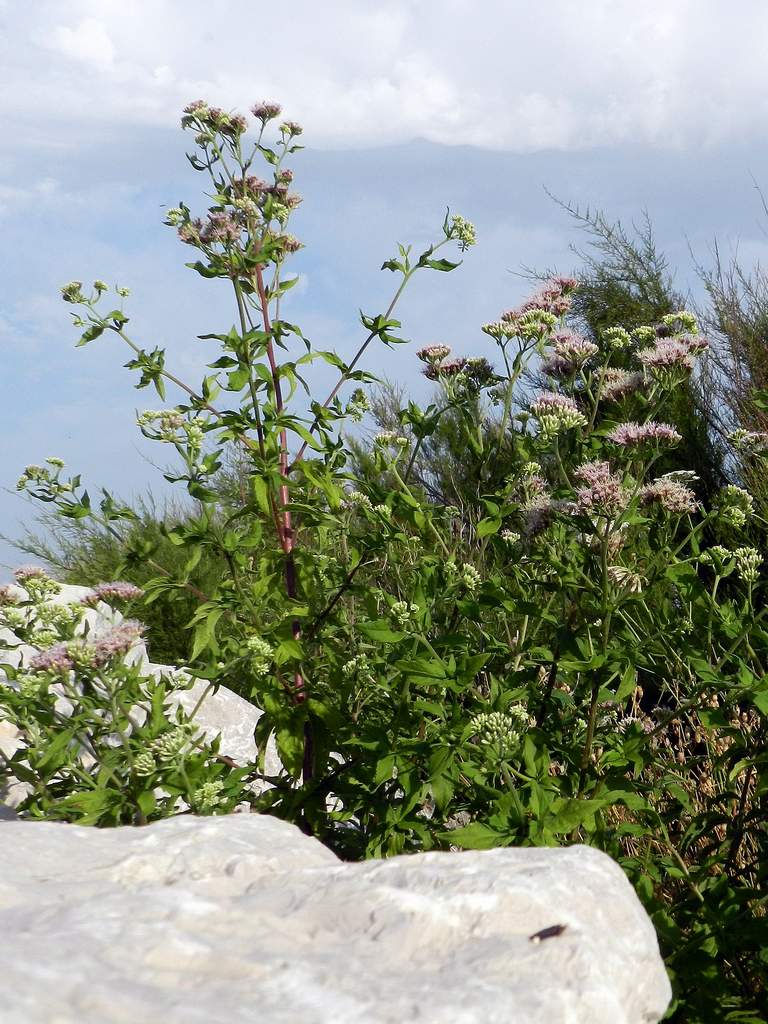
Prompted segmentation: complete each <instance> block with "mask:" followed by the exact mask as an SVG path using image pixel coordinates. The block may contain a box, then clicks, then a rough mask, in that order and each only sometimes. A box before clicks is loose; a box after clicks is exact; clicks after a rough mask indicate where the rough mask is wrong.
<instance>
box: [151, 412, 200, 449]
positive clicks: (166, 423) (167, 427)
mask: <svg viewBox="0 0 768 1024" xmlns="http://www.w3.org/2000/svg"><path fill="white" fill-rule="evenodd" d="M136 423H137V425H138V427H139V429H140V430H141V432H142V434H143V435H144V437H147V438H149V439H150V440H151V441H167V442H171V443H179V442H180V441H181V433H183V434H185V435H186V440H187V443H188V444H189V446H190V448H194V449H195V450H198V451H199V449H200V447H201V446H202V443H203V426H204V425H205V421H204V420H202V419H200V418H195V419H192V420H188V419H185V418H184V416H182V414H181V413H180V412H179V411H178V410H177V409H161V410H159V411H156V410H152V409H147V410H145V411H144V412H142V413H139V416H138V417H137V419H136Z"/></svg>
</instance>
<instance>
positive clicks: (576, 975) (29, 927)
mask: <svg viewBox="0 0 768 1024" xmlns="http://www.w3.org/2000/svg"><path fill="white" fill-rule="evenodd" d="M0 959H1V960H2V963H3V1010H2V1020H3V1022H4V1024H51V1022H56V1024H113V1022H114V1024H118V1022H120V1024H129V1022H130V1024H134V1022H136V1021H142V1022H146V1024H153V1022H158V1024H160V1022H161V1024H177V1022H178V1024H214V1022H219V1021H221V1022H227V1024H237V1022H239V1021H241V1022H243V1024H245V1022H248V1024H251V1022H253V1021H259V1022H263V1024H321V1022H322V1024H403V1022H410V1021H418V1022H419V1024H445V1022H446V1021H450V1022H452V1024H566V1022H567V1024H653V1022H656V1021H658V1020H659V1019H660V1018H661V1016H662V1014H663V1013H664V1011H665V1009H666V1006H667V1003H668V1000H669V998H670V987H669V982H668V980H667V976H666V974H665V972H664V967H663V964H662V962H661V959H660V957H659V951H658V946H657V942H656V936H655V934H654V930H653V927H652V926H651V923H650V921H649V919H648V917H647V916H646V914H645V912H644V910H643V909H642V907H641V905H640V903H639V902H638V899H637V897H636V895H635V893H634V891H633V889H632V887H631V886H630V884H629V882H628V881H627V879H626V877H625V876H624V873H623V872H622V871H621V869H620V868H619V867H618V866H617V865H616V864H615V863H614V862H613V861H612V860H611V859H610V858H609V857H607V856H605V855H604V854H601V853H598V852H597V851H595V850H592V849H589V848H587V847H584V846H573V847H570V848H566V849H540V848H535V849H499V850H490V851H484V852H478V853H474V852H467V853H425V854H415V855H411V856H402V857H394V858H392V859H390V860H386V861H368V862H364V863H356V864H345V863H342V862H340V861H339V860H337V859H336V857H334V855H333V854H332V853H330V852H329V851H328V850H327V849H326V848H325V847H323V846H322V845H321V844H320V843H319V842H317V841H316V840H314V839H312V838H310V837H307V836H305V835H303V834H302V833H301V832H299V831H298V829H296V828H294V827H293V826H292V825H289V824H287V823H285V822H283V821H279V820H277V819H275V818H271V817H268V816H261V815H247V814H243V815H231V816H228V817H219V818H192V817H179V818H174V819H169V820H166V821H162V822H158V823H156V824H153V825H149V826H147V827H145V828H141V829H131V828H119V829H110V830H95V829H88V828H82V827H79V826H74V825H62V824H53V823H36V822H23V821H13V822H0Z"/></svg>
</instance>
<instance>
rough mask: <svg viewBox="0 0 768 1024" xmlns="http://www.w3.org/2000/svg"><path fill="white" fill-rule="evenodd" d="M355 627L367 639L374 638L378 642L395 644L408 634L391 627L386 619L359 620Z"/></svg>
mask: <svg viewBox="0 0 768 1024" xmlns="http://www.w3.org/2000/svg"><path fill="white" fill-rule="evenodd" d="M357 628H358V629H359V630H360V632H361V633H362V634H363V635H364V636H367V637H368V639H369V640H375V641H376V642H377V643H380V644H396V643H399V642H400V641H401V640H404V639H405V638H406V637H407V636H408V634H407V633H404V632H403V631H402V630H395V629H392V627H391V626H390V624H389V622H388V621H387V620H386V619H376V620H374V621H372V622H360V623H358V626H357Z"/></svg>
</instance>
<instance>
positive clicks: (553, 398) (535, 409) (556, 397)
mask: <svg viewBox="0 0 768 1024" xmlns="http://www.w3.org/2000/svg"><path fill="white" fill-rule="evenodd" d="M578 411H579V407H578V406H577V405H576V403H575V402H574V400H573V399H572V398H570V397H569V396H568V395H561V394H558V392H557V391H542V392H541V394H539V395H537V396H536V398H535V399H534V401H533V402H532V403H531V412H532V413H533V415H534V416H546V415H547V414H548V413H558V412H578Z"/></svg>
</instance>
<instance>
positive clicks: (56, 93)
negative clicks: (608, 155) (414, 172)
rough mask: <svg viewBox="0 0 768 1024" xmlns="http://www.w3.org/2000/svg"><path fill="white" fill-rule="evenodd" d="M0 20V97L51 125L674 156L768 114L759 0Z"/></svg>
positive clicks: (61, 131) (447, 3) (394, 3)
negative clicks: (249, 110) (270, 119)
mask: <svg viewBox="0 0 768 1024" xmlns="http://www.w3.org/2000/svg"><path fill="white" fill-rule="evenodd" d="M0 19H1V20H2V22H3V23H4V27H5V31H4V32H3V33H2V37H3V39H4V42H3V43H0V47H2V50H0V60H2V63H3V66H4V68H5V79H6V88H5V90H4V95H3V96H2V97H0V110H3V111H4V115H5V117H6V119H7V118H11V119H12V120H14V121H15V122H16V123H17V124H18V125H19V127H20V128H21V129H22V131H23V130H25V129H26V130H29V126H30V124H31V123H34V122H35V121H37V122H38V123H40V124H42V123H45V124H46V126H47V127H48V129H49V132H50V133H51V135H53V136H59V137H61V136H66V134H67V132H70V133H71V129H72V126H73V125H81V126H82V125H83V124H87V123H92V124H95V125H99V124H100V125H102V126H104V125H105V124H110V125H112V126H113V127H115V128H119V126H121V125H122V126H128V125H132V126H137V125H138V126H163V127H169V126H171V125H173V124H174V123H175V122H176V119H177V117H178V111H179V109H180V107H181V106H182V105H183V104H184V103H185V102H187V101H189V100H190V99H194V98H197V97H198V96H202V97H205V98H207V99H210V101H211V102H215V103H218V104H220V105H223V106H227V107H230V106H238V107H240V108H243V107H245V106H247V105H248V104H249V103H251V102H253V101H254V100H256V99H259V98H262V97H264V96H266V97H276V98H279V99H280V100H281V101H283V103H284V105H285V107H286V109H287V111H288V112H289V115H290V116H291V117H295V118H296V119H298V120H300V121H302V122H303V123H304V124H305V126H306V128H307V133H308V136H309V137H310V138H311V140H312V143H313V144H314V145H318V144H319V145H323V146H326V147H339V146H343V147H349V148H354V147H358V146H379V145H385V144H392V143H399V142H404V141H408V140H410V139H413V138H419V137H420V138H425V139H428V140H430V141H434V142H440V143H444V144H448V145H452V144H471V145H476V146H482V147H487V148H492V149H500V150H509V151H513V152H530V151H535V150H540V149H548V148H552V149H560V150H566V151H571V150H580V149H589V148H592V147H599V146H612V145H624V144H640V145H648V146H654V147H658V148H661V149H675V148H681V147H686V146H689V147H694V146H696V147H700V146H708V145H714V144H718V143H722V142H723V141H724V140H728V139H743V138H746V137H748V136H749V135H750V133H755V132H758V131H762V127H763V125H764V124H765V121H766V115H768V64H767V63H766V62H765V61H764V59H763V55H762V52H761V50H762V40H764V39H765V38H766V30H768V6H766V5H765V4H764V2H763V0H742V2H741V3H740V4H739V6H738V12H737V14H734V11H733V8H728V7H727V5H724V4H722V3H721V2H720V0H674V2H670V0H646V3H645V4H643V5H642V6H638V5H637V3H636V2H635V0H610V2H608V0H593V2H591V3H588V4H583V3H582V4H574V3H573V2H572V0H549V2H548V3H547V4H546V5H540V6H538V7H536V8H534V7H531V5H528V4H524V3H522V2H509V0H485V2H484V3H483V4H482V5H480V6H478V5H477V3H476V2H475V0H420V2H419V3H416V2H414V0H387V2H386V3H384V2H383V0H381V2H380V0H372V2H370V3H366V4H360V3H359V2H357V0H325V2H324V3H323V4H318V3H316V0H294V2H293V4H292V6H291V16H290V18H288V17H286V14H285V10H284V8H282V7H281V6H280V5H258V8H257V7H256V6H255V5H254V4H252V3H250V2H248V0H220V2H219V3H218V4H217V5H216V9H215V13H214V11H213V8H211V6H210V4H209V3H207V2H203V0H187V2H185V4H184V6H183V15H182V16H181V17H180V15H179V5H178V3H175V2H172V0H134V2H133V3H132V4H130V5H126V4H124V3H117V2H115V0H75V2H73V3H71V4H70V5H67V7H66V8H62V6H61V4H58V3H55V2H53V0H41V2H38V3H37V4H35V5H29V6H28V7H26V8H21V7H18V6H17V7H7V8H3V7H0ZM49 25H52V26H53V28H52V29H48V28H45V29H43V26H49ZM3 51H4V52H3ZM42 51H45V52H42ZM33 65H34V66H35V68H36V75H35V80H34V82H32V83H30V76H29V68H30V66H33Z"/></svg>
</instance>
